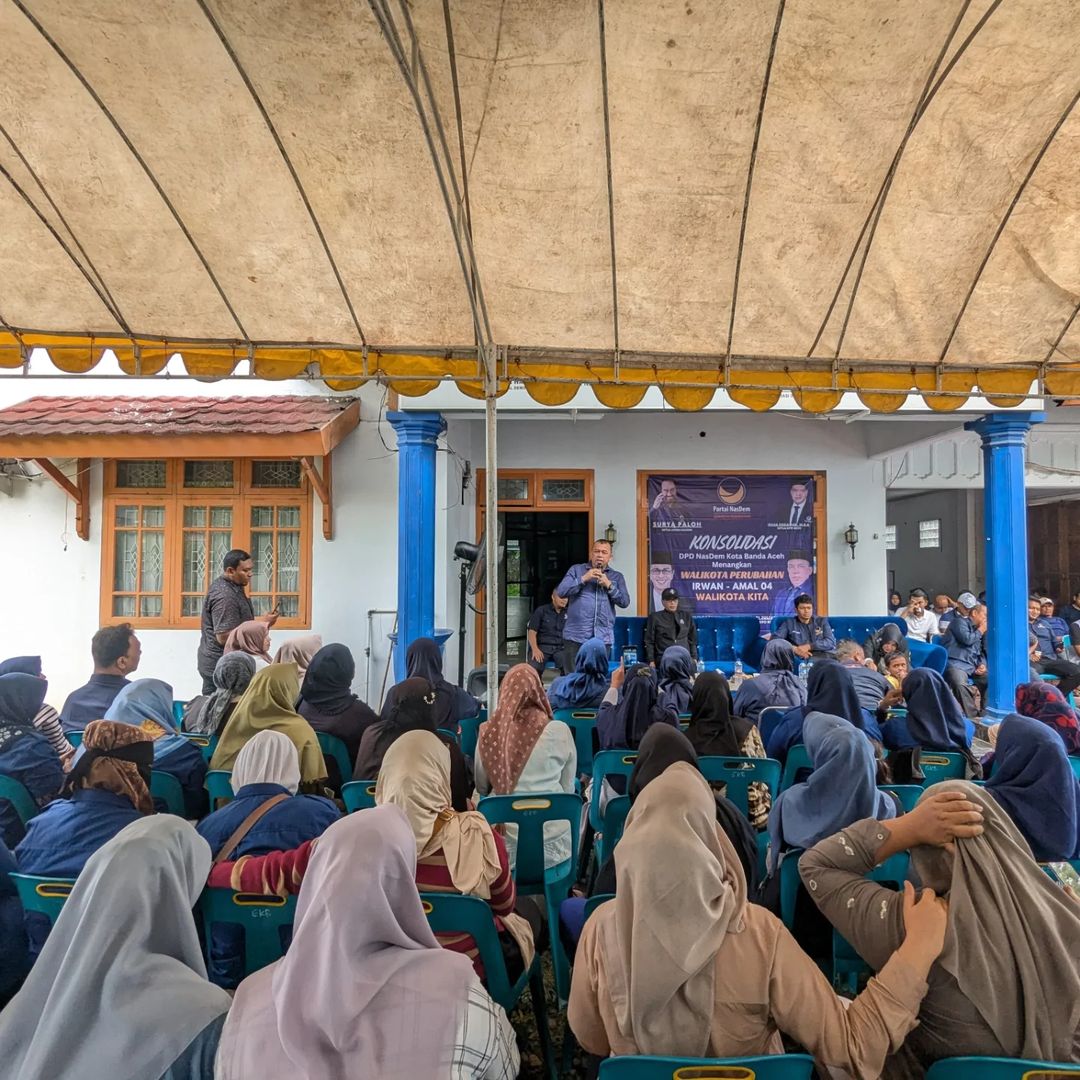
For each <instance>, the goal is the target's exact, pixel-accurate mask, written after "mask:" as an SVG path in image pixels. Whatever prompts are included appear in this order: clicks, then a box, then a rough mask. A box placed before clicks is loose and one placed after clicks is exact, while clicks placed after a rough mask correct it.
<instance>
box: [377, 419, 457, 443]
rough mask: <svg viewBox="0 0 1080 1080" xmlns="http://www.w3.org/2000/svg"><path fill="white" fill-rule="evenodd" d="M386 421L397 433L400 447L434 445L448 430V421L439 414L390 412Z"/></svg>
mask: <svg viewBox="0 0 1080 1080" xmlns="http://www.w3.org/2000/svg"><path fill="white" fill-rule="evenodd" d="M386 419H387V420H389V421H390V424H391V426H392V427H393V429H394V431H395V432H397V438H398V445H399V446H402V445H417V444H422V443H434V442H435V440H436V439H437V438H438V437H439V436H440V435H441V434H442V433H443V432H444V431H445V430H446V419H445V418H444V417H443V414H442V413H437V412H400V411H395V412H388V413H387V414H386Z"/></svg>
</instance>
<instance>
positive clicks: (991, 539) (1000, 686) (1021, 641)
mask: <svg viewBox="0 0 1080 1080" xmlns="http://www.w3.org/2000/svg"><path fill="white" fill-rule="evenodd" d="M1045 419H1046V414H1045V413H1041V412H1002V413H991V414H990V415H988V416H984V417H982V419H980V420H972V421H971V422H970V423H967V424H965V425H964V428H965V430H967V431H974V432H976V434H978V435H979V437H980V438H981V439H982V450H983V497H984V505H983V538H984V541H985V544H986V604H987V609H988V619H989V622H988V624H987V640H986V651H987V657H986V667H987V677H988V679H989V687H988V692H987V700H986V702H984V711H985V713H986V715H987V716H988V717H989V718H990V719H993V720H1001V719H1003V718H1004V717H1005V716H1007V715H1008V714H1009V713H1011V712H1014V711H1015V708H1016V685H1017V683H1022V682H1028V680H1029V679H1030V675H1029V674H1028V671H1029V666H1030V665H1029V663H1028V621H1027V598H1028V592H1029V587H1028V562H1027V502H1026V500H1025V499H1024V448H1025V447H1026V446H1027V436H1028V432H1029V431H1030V430H1031V427H1032V425H1033V424H1041V423H1042V422H1043V420H1045ZM961 585H963V582H961Z"/></svg>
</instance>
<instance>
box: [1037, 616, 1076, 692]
mask: <svg viewBox="0 0 1080 1080" xmlns="http://www.w3.org/2000/svg"><path fill="white" fill-rule="evenodd" d="M1028 623H1029V625H1030V628H1031V633H1032V635H1033V636H1034V638H1035V648H1034V649H1033V650H1032V653H1031V663H1032V665H1033V666H1034V668H1035V670H1036V671H1037V672H1039V674H1040V675H1054V676H1056V677H1057V678H1058V679H1060V682H1059V683H1058V689H1059V690H1060V691H1061V692H1062V693H1063V694H1064V695H1065V696H1066V697H1068V695H1069V694H1071V693H1072V692H1073V690H1075V689H1076V688H1077V687H1078V686H1080V667H1078V666H1077V665H1076V664H1071V663H1069V661H1068V660H1066V659H1065V646H1064V643H1063V641H1062V638H1061V635H1059V634H1055V633H1054V627H1053V626H1052V624H1051V623H1050V621H1049V620H1048V619H1047V618H1046V617H1045V616H1044V615H1043V613H1042V601H1041V600H1040V598H1039V597H1037V596H1033V597H1031V599H1029V600H1028Z"/></svg>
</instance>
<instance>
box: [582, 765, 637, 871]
mask: <svg viewBox="0 0 1080 1080" xmlns="http://www.w3.org/2000/svg"><path fill="white" fill-rule="evenodd" d="M635 761H637V751H636V750H601V751H600V753H599V754H597V755H596V757H594V758H593V763H592V792H591V796H592V797H591V798H590V800H589V825H590V827H591V829H592V836H591V837H589V841H590V843H594V844H595V845H596V855H597V861H598V862H601V863H602V862H603V861H604V859H605V858H606V857H607V854H608V853H609V852H610V851H612V850H613V848H614V846H615V845H614V843H608V844H604V843H603V842H602V841H601V840H600V839H599V838H600V837H602V836H603V834H604V815H603V814H601V812H600V792H601V791H602V790H603V787H604V779H605V778H606V777H608V776H625V777H629V776H630V774H631V773H632V772H633V771H634V762H635ZM628 812H629V811H628ZM625 821H626V819H625V818H623V822H624V823H625ZM614 827H615V821H614V819H613V820H612V828H613V829H614ZM620 835H621V833H620ZM594 838H595V839H594ZM590 854H591V852H590V851H589V850H586V852H585V861H586V862H587V861H588V857H589V856H590Z"/></svg>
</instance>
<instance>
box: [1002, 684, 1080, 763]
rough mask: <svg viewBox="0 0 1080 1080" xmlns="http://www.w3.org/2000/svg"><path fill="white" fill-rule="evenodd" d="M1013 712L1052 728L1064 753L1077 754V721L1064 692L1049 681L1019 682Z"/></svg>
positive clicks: (1079, 747)
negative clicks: (1014, 710) (1058, 737)
mask: <svg viewBox="0 0 1080 1080" xmlns="http://www.w3.org/2000/svg"><path fill="white" fill-rule="evenodd" d="M1016 711H1017V712H1018V713H1019V714H1020V715H1021V716H1030V717H1031V718H1032V719H1033V720H1038V721H1040V722H1041V723H1043V724H1046V725H1047V727H1050V728H1053V730H1054V731H1056V732H1057V733H1058V735H1059V736H1060V737H1061V741H1062V743H1064V745H1065V753H1067V754H1077V755H1080V723H1078V722H1077V716H1076V711H1075V710H1074V709H1073V708H1072V706H1070V705H1069V703H1068V702H1067V701H1066V700H1065V695H1064V694H1062V692H1061V691H1060V690H1059V689H1058V688H1057V687H1056V686H1052V685H1051V684H1050V683H1047V682H1043V681H1042V680H1041V679H1040V680H1039V681H1038V682H1029V683H1021V684H1020V685H1019V686H1018V687H1017V688H1016Z"/></svg>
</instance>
